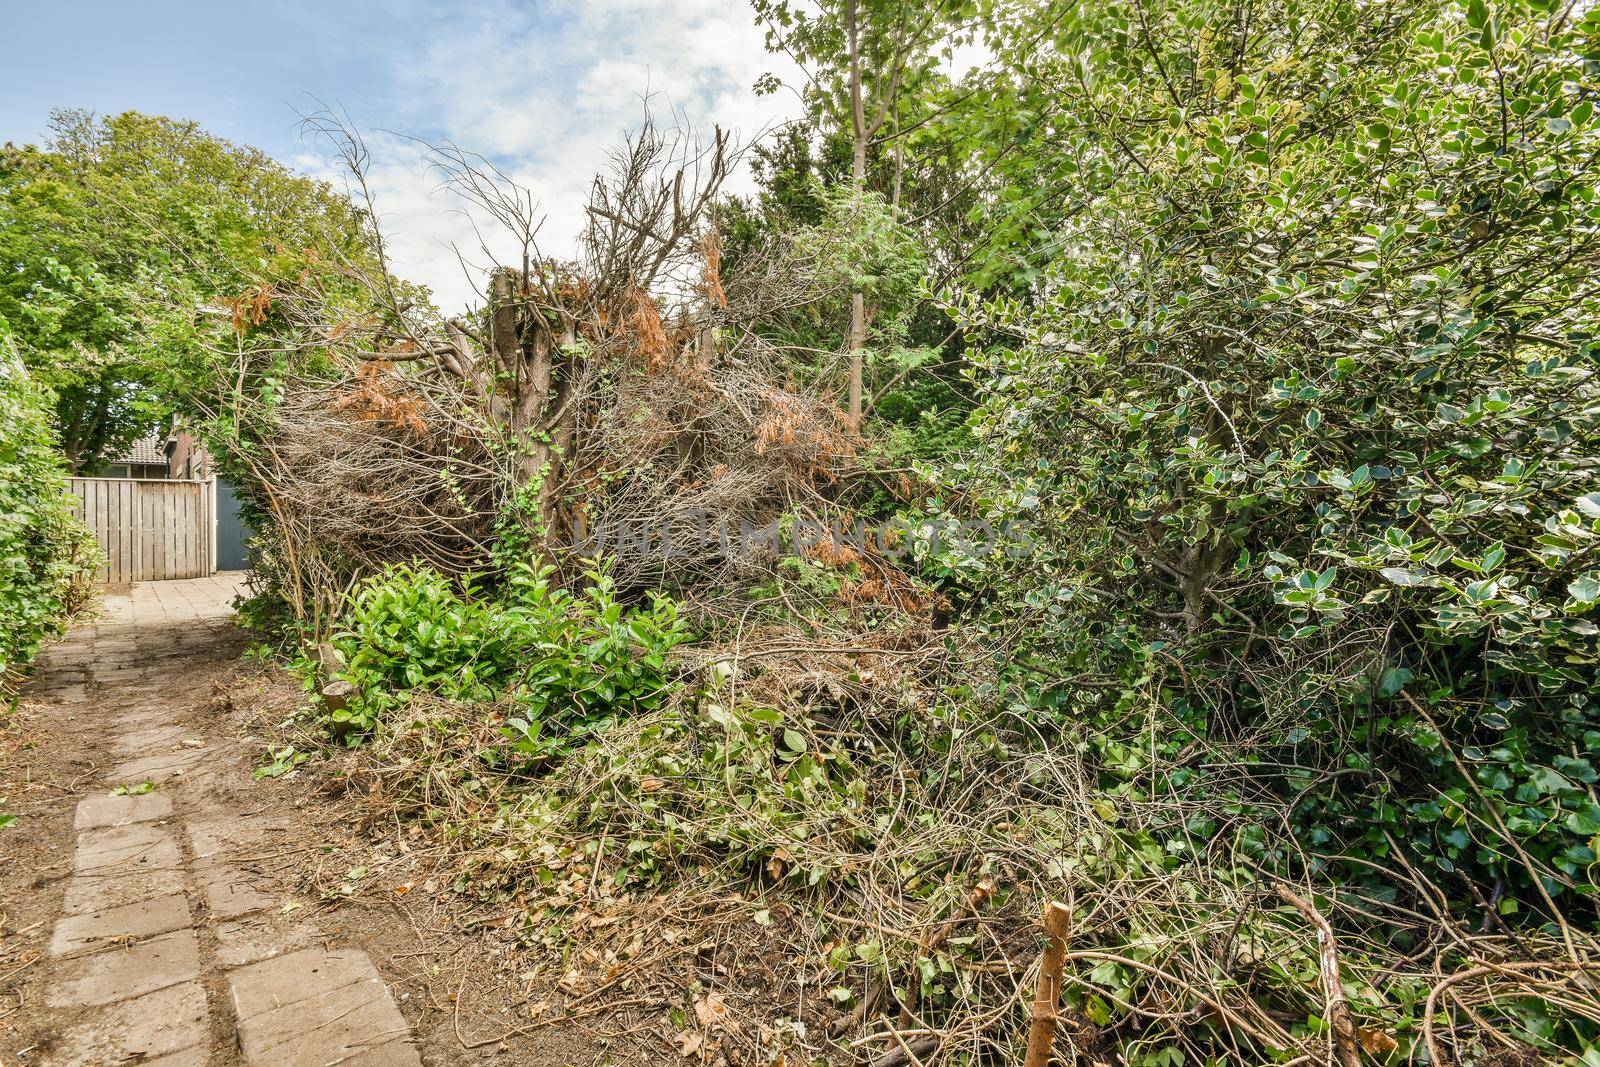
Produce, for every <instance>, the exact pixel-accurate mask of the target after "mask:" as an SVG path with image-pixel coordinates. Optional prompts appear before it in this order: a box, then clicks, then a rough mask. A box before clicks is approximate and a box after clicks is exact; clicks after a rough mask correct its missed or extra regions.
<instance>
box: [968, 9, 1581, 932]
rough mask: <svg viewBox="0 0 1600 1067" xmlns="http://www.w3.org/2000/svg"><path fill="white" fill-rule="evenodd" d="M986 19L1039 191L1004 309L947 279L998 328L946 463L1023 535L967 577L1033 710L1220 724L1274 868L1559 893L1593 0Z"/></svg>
mask: <svg viewBox="0 0 1600 1067" xmlns="http://www.w3.org/2000/svg"><path fill="white" fill-rule="evenodd" d="M1023 21H1024V22H1025V24H1026V26H1027V30H1026V31H1024V30H1021V29H1019V30H1018V34H1019V36H1020V35H1021V34H1023V33H1024V32H1028V33H1035V32H1036V28H1037V27H1038V26H1039V25H1043V24H1048V25H1050V26H1051V27H1052V30H1051V32H1050V33H1049V34H1048V36H1047V37H1046V38H1045V39H1043V40H1042V41H1039V40H1033V39H1030V41H1029V42H1028V43H1027V48H1026V52H1027V55H1028V57H1029V59H1028V67H1027V70H1026V71H1025V72H1024V73H1022V74H1019V75H1018V77H1019V78H1025V79H1026V80H1027V81H1028V82H1029V83H1031V90H1030V91H1037V92H1039V93H1043V92H1045V91H1050V92H1056V93H1060V94H1062V95H1063V96H1064V97H1065V98H1066V100H1067V102H1068V105H1069V106H1067V107H1065V108H1061V109H1057V113H1058V114H1060V115H1062V116H1067V117H1068V118H1069V119H1070V121H1067V120H1066V119H1063V122H1062V123H1061V124H1059V125H1058V126H1057V127H1055V131H1054V134H1053V136H1052V137H1051V138H1049V139H1048V141H1047V142H1039V141H1035V142H1034V143H1033V146H1032V148H1031V149H1030V154H1031V155H1033V156H1034V157H1036V158H1035V162H1034V163H1032V164H1030V166H1031V167H1032V168H1033V170H1034V172H1037V173H1047V174H1051V175H1055V176H1057V179H1056V180H1059V181H1061V182H1063V183H1065V184H1067V185H1069V186H1070V187H1071V188H1072V189H1073V190H1074V195H1075V197H1076V200H1077V202H1076V204H1075V205H1074V208H1073V210H1072V211H1071V212H1070V213H1068V214H1067V215H1066V216H1064V217H1062V218H1061V219H1060V221H1059V223H1058V228H1057V229H1056V230H1055V231H1054V232H1053V233H1051V234H1050V235H1049V241H1048V242H1047V252H1048V255H1047V256H1046V257H1045V259H1044V261H1043V262H1042V264H1041V269H1040V271H1039V272H1038V274H1037V281H1035V282H1034V283H1033V284H1032V286H1031V287H1030V288H1029V290H1028V291H1027V293H1026V294H1025V297H1019V298H1011V299H1004V300H987V301H985V300H982V299H979V298H977V297H973V298H970V299H969V302H968V303H967V305H966V309H967V319H968V322H969V324H970V325H971V326H972V327H973V328H983V329H989V330H992V331H994V332H995V333H996V334H998V335H1001V336H1006V337H1009V338H1011V342H1010V343H1009V344H1007V345H1003V346H997V347H996V348H994V349H993V350H991V351H990V352H989V353H988V355H987V357H986V362H984V363H983V364H982V365H981V366H980V367H979V368H977V370H976V372H975V374H976V378H977V380H978V381H979V382H980V383H981V384H982V387H983V388H984V390H985V396H986V402H985V404H984V407H983V410H982V413H981V415H980V417H979V423H980V425H979V432H980V433H981V435H982V437H983V439H984V442H985V446H986V447H985V450H984V453H983V455H982V456H981V457H979V458H978V459H977V460H976V461H975V462H973V463H972V464H970V465H968V466H967V467H966V468H965V470H966V473H967V474H970V475H976V476H978V477H979V478H980V479H981V484H986V485H987V486H988V487H989V496H988V498H987V499H988V500H989V502H990V504H991V506H992V507H993V508H995V509H996V512H997V513H998V514H1003V515H1020V516H1026V517H1031V518H1032V519H1034V520H1035V521H1036V522H1037V523H1038V529H1039V531H1041V538H1040V541H1039V546H1040V548H1041V552H1040V553H1039V554H1038V555H1037V556H1035V557H1033V558H1032V559H1031V560H1030V562H1029V565H1028V570H1027V571H1025V572H1023V571H1017V570H1012V569H1009V567H1008V565H1007V564H1005V563H1000V564H997V566H998V567H999V573H1005V574H1008V575H1009V576H1008V577H1007V578H1005V579H1004V580H1003V581H1002V582H1001V583H1000V584H1001V586H1002V587H1004V588H1005V589H1007V590H1010V591H1014V592H1015V593H1016V595H1017V597H1018V598H1019V599H1025V601H1026V603H1025V605H1024V606H1023V607H1022V608H1021V610H1022V611H1024V612H1025V616H1024V617H1026V618H1028V619H1030V620H1031V621H1032V622H1033V623H1034V625H1033V626H1032V627H1031V628H1029V630H1028V633H1029V634H1030V635H1031V636H1032V637H1033V638H1034V639H1035V643H1034V645H1033V648H1034V651H1035V652H1036V653H1037V658H1035V659H1034V660H1033V661H1032V662H1033V666H1034V668H1035V669H1036V673H1035V674H1034V675H1033V676H1032V677H1033V679H1034V680H1035V681H1036V682H1041V683H1044V684H1045V685H1046V686H1047V687H1048V692H1047V694H1046V697H1045V698H1044V701H1045V702H1047V703H1048V702H1056V703H1059V704H1061V705H1065V706H1072V707H1075V708H1076V709H1077V712H1078V714H1087V715H1088V716H1089V717H1090V718H1089V721H1090V722H1092V723H1093V724H1095V725H1094V729H1095V730H1096V731H1097V736H1098V737H1100V738H1101V739H1102V740H1101V743H1102V744H1104V745H1107V746H1110V747H1106V748H1103V749H1102V755H1106V754H1107V753H1110V752H1111V751H1112V750H1113V749H1115V748H1116V746H1117V745H1121V744H1123V743H1125V742H1127V741H1128V740H1129V737H1128V733H1129V732H1132V733H1133V734H1135V735H1137V734H1139V732H1140V731H1146V732H1147V736H1144V740H1143V741H1140V742H1137V743H1136V747H1135V749H1134V750H1135V751H1137V744H1148V745H1152V746H1158V747H1159V748H1160V749H1161V750H1162V751H1165V752H1166V753H1167V755H1168V757H1169V758H1172V759H1179V758H1181V757H1184V756H1188V755H1193V754H1195V753H1211V752H1214V749H1213V747H1212V746H1216V745H1222V744H1226V745H1230V746H1244V751H1246V752H1247V753H1248V758H1249V759H1250V760H1251V761H1253V762H1256V763H1257V764H1258V766H1260V767H1261V769H1259V770H1258V772H1257V780H1256V786H1257V787H1261V788H1267V789H1269V790H1276V791H1274V792H1272V796H1273V797H1274V798H1275V799H1274V803H1275V804H1277V805H1282V804H1284V803H1285V802H1287V803H1289V804H1290V805H1291V807H1292V817H1293V819H1294V820H1295V824H1296V825H1297V826H1298V827H1299V828H1300V833H1301V834H1302V835H1303V843H1304V844H1305V845H1306V846H1307V848H1306V852H1305V854H1304V855H1303V856H1302V857H1301V858H1300V861H1301V862H1304V863H1309V864H1312V865H1322V864H1327V863H1332V862H1335V860H1334V859H1333V857H1335V856H1337V855H1338V854H1339V853H1341V852H1343V851H1345V850H1352V851H1356V852H1360V853H1362V854H1364V855H1366V856H1368V857H1371V858H1374V859H1378V860H1379V861H1380V862H1399V860H1389V859H1385V857H1396V856H1398V857H1399V858H1400V860H1403V861H1404V862H1408V863H1414V862H1419V858H1420V862H1422V863H1424V864H1426V865H1429V866H1431V867H1432V869H1433V871H1434V872H1435V874H1436V875H1438V876H1441V877H1443V878H1445V879H1447V880H1449V881H1450V884H1452V885H1453V886H1454V887H1455V888H1456V890H1457V891H1458V892H1459V893H1460V895H1461V896H1462V898H1463V899H1467V900H1472V901H1476V902H1477V904H1476V905H1475V906H1481V907H1484V908H1489V909H1490V910H1491V911H1492V912H1494V915H1491V917H1490V919H1489V920H1486V921H1492V920H1493V919H1495V918H1497V917H1498V915H1499V914H1501V913H1509V912H1511V911H1513V910H1515V909H1516V908H1518V907H1531V908H1534V909H1537V910H1539V911H1541V912H1543V913H1544V914H1546V915H1553V914H1554V909H1555V905H1554V903H1553V898H1555V897H1559V896H1563V895H1567V896H1571V895H1581V896H1592V895H1593V894H1594V893H1595V891H1596V886H1597V882H1596V878H1595V873H1594V872H1595V871H1596V869H1597V868H1596V846H1597V844H1600V840H1597V837H1596V835H1597V834H1600V807H1597V806H1596V805H1595V803H1594V799H1593V794H1592V788H1591V787H1592V783H1594V782H1595V781H1596V780H1597V779H1600V690H1597V685H1596V677H1597V675H1596V667H1597V662H1600V655H1597V644H1596V637H1597V634H1600V630H1597V629H1596V625H1595V620H1594V609H1595V607H1596V604H1597V603H1600V557H1597V555H1596V552H1597V546H1600V494H1597V493H1596V487H1597V485H1600V480H1597V474H1600V383H1597V381H1596V359H1597V356H1600V348H1597V343H1596V340H1595V328H1596V324H1597V322H1600V289H1597V288H1596V286H1595V284H1594V264H1595V263H1596V262H1600V121H1597V119H1596V116H1595V107H1596V104H1595V97H1596V95H1597V93H1600V84H1597V82H1596V70H1597V69H1600V45H1597V33H1600V15H1596V14H1594V13H1589V14H1587V15H1585V16H1583V17H1582V18H1576V17H1575V15H1574V13H1573V10H1572V8H1571V7H1570V6H1550V5H1546V4H1541V3H1537V2H1526V0H1519V2H1511V3H1503V4H1497V5H1493V7H1492V8H1491V7H1490V6H1488V5H1485V4H1483V3H1482V2H1481V0H1470V2H1467V3H1456V2H1450V0H1444V2H1436V0H1408V2H1406V3H1402V4H1395V5H1388V6H1386V7H1384V8H1383V9H1382V11H1381V17H1375V12H1374V11H1373V9H1369V8H1366V7H1360V6H1350V5H1346V4H1343V3H1339V2H1330V0H1275V2H1273V3H1270V4H1268V5H1266V6H1264V7H1263V6H1259V5H1257V6H1254V7H1251V8H1249V9H1248V10H1245V9H1240V8H1237V7H1235V6H1233V5H1216V4H1212V3H1209V2H1207V0H1170V2H1164V3H1156V4H1151V3H1147V2H1137V3H1132V4H1122V3H1110V4H1095V5H1045V6H1043V7H1041V8H1038V9H1037V10H1036V11H1035V13H1034V14H1032V15H1030V16H1029V18H1028V19H1027V20H1023ZM1016 49H1017V52H1016V53H1015V54H1021V52H1022V51H1023V50H1024V48H1023V45H1022V44H1020V43H1019V44H1017V45H1016ZM1041 575H1043V577H1042V578H1041ZM1152 702H1153V704H1154V706H1155V707H1157V708H1158V709H1159V712H1158V713H1151V714H1153V715H1155V716H1156V717H1155V718H1146V715H1147V709H1148V708H1149V707H1150V706H1151V704H1152ZM1110 739H1117V740H1115V741H1113V740H1110ZM1119 751H1120V749H1119ZM1151 751H1152V752H1153V751H1155V749H1154V748H1152V749H1151ZM1106 758H1107V763H1106V767H1107V774H1108V776H1109V777H1110V778H1111V779H1112V780H1113V781H1114V780H1116V778H1117V775H1118V774H1120V773H1123V772H1121V771H1119V770H1117V769H1116V761H1115V760H1114V759H1112V758H1111V757H1110V756H1109V755H1106ZM1196 758H1203V757H1196ZM1134 763H1135V764H1139V765H1141V766H1142V764H1140V762H1139V761H1134ZM1129 766H1130V767H1132V766H1133V764H1130V765H1129ZM1208 766H1209V767H1215V766H1216V761H1214V760H1212V761H1210V762H1209V763H1208ZM1266 767H1276V768H1287V769H1286V770H1281V771H1275V772H1269V771H1267V770H1266V769H1265V768H1266ZM1127 773H1129V774H1135V775H1136V774H1141V773H1144V772H1142V771H1139V770H1129V771H1128V772H1127ZM1275 778H1276V785H1274V779H1275ZM1151 784H1152V785H1155V784H1156V783H1151ZM1129 787H1130V788H1132V785H1131V784H1129ZM1165 788H1169V789H1180V788H1181V789H1194V788H1200V789H1203V790H1205V789H1209V790H1214V793H1213V794H1212V795H1217V796H1224V795H1225V796H1233V797H1236V798H1237V797H1238V796H1239V792H1238V789H1237V788H1236V787H1234V786H1230V785H1229V784H1228V783H1226V782H1224V781H1223V780H1222V779H1220V778H1218V777H1215V776H1214V775H1212V774H1211V773H1210V772H1209V771H1208V770H1206V769H1196V768H1192V767H1191V768H1188V769H1186V770H1184V771H1183V772H1182V773H1177V774H1175V775H1174V776H1173V777H1172V778H1170V779H1169V780H1168V781H1167V782H1166V783H1165ZM1181 830H1182V828H1181V827H1178V828H1175V831H1177V832H1179V833H1180V835H1181ZM1247 837H1248V841H1247V844H1248V843H1249V841H1253V842H1255V847H1257V848H1258V849H1260V848H1262V847H1264V846H1262V845H1261V838H1260V836H1259V835H1254V836H1249V835H1247ZM1256 858H1257V859H1259V860H1262V861H1264V862H1265V861H1269V860H1270V861H1271V862H1273V863H1281V862H1287V861H1288V857H1287V856H1284V855H1281V854H1280V855H1276V856H1266V855H1259V854H1258V856H1257V857H1256ZM1357 871H1358V873H1362V872H1364V869H1362V868H1358V869H1357ZM1489 902H1494V903H1493V904H1492V905H1491V903H1489Z"/></svg>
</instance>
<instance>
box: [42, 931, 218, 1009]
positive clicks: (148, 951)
mask: <svg viewBox="0 0 1600 1067" xmlns="http://www.w3.org/2000/svg"><path fill="white" fill-rule="evenodd" d="M198 977H200V947H199V944H198V942H197V941H196V940H195V936H194V931H193V930H175V931H173V932H172V933H169V934H160V935H158V936H156V937H152V938H150V939H149V940H148V941H141V942H139V943H137V944H134V945H129V946H127V947H126V948H114V949H107V950H105V951H104V952H96V953H94V954H92V955H88V956H75V957H73V958H72V959H69V960H64V961H63V962H62V963H61V964H60V966H59V967H58V970H57V978H56V980H55V981H54V982H53V983H52V984H51V986H50V988H49V990H48V991H47V992H46V993H45V1003H46V1004H48V1005H49V1006H50V1007H53V1008H62V1007H75V1006H79V1005H95V1004H110V1003H113V1002H114V1001H118V1000H126V999H128V998H129V997H136V996H139V995H140V994H141V993H150V992H153V991H155V990H157V989H165V988H166V987H167V986H170V985H177V984H178V983H180V982H191V981H194V980H195V979H196V978H198Z"/></svg>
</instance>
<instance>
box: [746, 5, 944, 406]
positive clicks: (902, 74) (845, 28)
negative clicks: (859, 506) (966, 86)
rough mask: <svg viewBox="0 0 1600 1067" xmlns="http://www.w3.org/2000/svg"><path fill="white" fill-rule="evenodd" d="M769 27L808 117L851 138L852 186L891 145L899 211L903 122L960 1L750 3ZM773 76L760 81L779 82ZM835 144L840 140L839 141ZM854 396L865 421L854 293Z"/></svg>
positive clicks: (892, 186) (933, 69)
mask: <svg viewBox="0 0 1600 1067" xmlns="http://www.w3.org/2000/svg"><path fill="white" fill-rule="evenodd" d="M754 6H755V9H756V16H757V19H758V20H759V21H761V22H762V23H764V24H765V26H766V28H767V47H768V48H769V49H770V50H772V51H775V52H782V53H784V54H785V55H787V56H789V57H790V58H791V59H793V60H794V61H795V63H796V64H797V65H798V66H799V67H800V68H801V69H802V70H803V71H804V72H805V77H806V85H805V86H804V87H803V91H802V97H803V99H804V100H805V101H806V103H807V105H808V108H809V110H810V112H811V121H812V124H813V125H814V126H815V128H817V129H818V130H820V131H823V133H824V136H827V135H829V134H832V135H834V136H836V137H837V138H838V139H839V141H843V142H844V143H847V144H848V145H849V152H850V155H849V159H850V171H849V182H850V184H849V189H850V192H851V193H852V195H853V196H855V197H857V198H859V197H861V196H862V195H864V194H865V193H866V192H867V189H868V177H869V163H870V161H871V160H872V157H874V156H875V155H879V154H880V153H881V152H882V150H883V149H884V148H885V147H887V148H888V149H889V152H888V155H889V158H890V159H891V160H892V166H891V168H890V170H889V180H888V188H887V189H885V190H883V193H884V195H885V197H886V199H887V200H888V202H889V203H890V205H891V206H892V207H893V208H894V209H895V210H896V212H898V208H899V205H900V198H901V193H902V176H903V173H904V141H903V139H902V137H901V129H902V125H903V124H908V123H909V121H911V119H910V116H912V115H914V114H915V108H916V101H917V99H918V96H919V93H920V92H921V91H922V90H923V88H924V87H925V86H927V85H929V84H933V83H936V82H938V81H939V80H940V77H941V76H940V74H939V70H938V60H939V58H940V56H941V55H948V54H949V50H950V48H951V47H952V45H953V43H954V41H955V40H956V36H955V34H954V32H953V30H954V26H955V20H956V19H957V17H958V16H959V15H960V14H961V13H962V11H963V10H964V5H961V4H951V3H936V4H912V3H907V2H906V0H822V2H819V3H816V4H810V3H793V2H790V0H754ZM776 87H777V86H776V82H775V81H774V80H772V79H770V78H769V79H767V80H766V81H765V82H764V83H763V85H762V86H761V88H763V89H766V90H772V89H775V88H776ZM836 143H837V142H836ZM846 347H847V351H848V352H849V375H848V385H847V389H848V401H847V408H848V411H849V414H850V417H851V419H852V420H853V421H854V422H855V423H856V424H857V425H860V423H861V419H862V416H863V414H864V402H865V394H864V389H865V384H864V374H865V360H866V349H867V294H866V293H865V292H864V291H862V290H859V289H858V290H856V291H854V292H852V293H851V294H850V326H849V334H848V338H847V345H846Z"/></svg>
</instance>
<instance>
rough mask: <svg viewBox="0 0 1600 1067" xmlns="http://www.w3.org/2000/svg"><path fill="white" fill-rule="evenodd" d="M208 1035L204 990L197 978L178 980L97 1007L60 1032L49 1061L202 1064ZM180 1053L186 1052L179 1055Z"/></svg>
mask: <svg viewBox="0 0 1600 1067" xmlns="http://www.w3.org/2000/svg"><path fill="white" fill-rule="evenodd" d="M210 1036H211V1035H210V1032H209V1026H208V1023H207V1019H206V991H205V989H204V988H203V987H202V986H201V985H200V983H198V982H183V983H180V984H178V985H174V986H168V987H167V988H166V989H160V990H157V991H155V992H154V993H146V994H144V995H143V996H139V997H133V998H131V999H129V1000H124V1001H122V1002H120V1003H118V1004H111V1005H107V1006H106V1007H103V1008H100V1009H99V1010H97V1011H96V1012H95V1013H94V1015H93V1016H92V1017H91V1018H90V1019H89V1020H88V1021H87V1022H83V1023H80V1024H78V1025H76V1026H74V1027H72V1028H71V1029H69V1030H67V1031H66V1032H65V1033H64V1034H62V1035H61V1037H60V1039H59V1040H58V1041H57V1043H56V1046H55V1055H56V1057H57V1058H53V1059H52V1060H51V1061H50V1062H51V1063H53V1064H60V1065H62V1067H66V1065H68V1064H72V1065H76V1064H84V1065H86V1067H87V1065H90V1064H95V1065H98V1064H110V1063H119V1064H120V1063H127V1062H133V1063H140V1064H144V1065H146V1067H154V1065H155V1064H166V1065H167V1067H179V1065H180V1064H184V1065H187V1064H204V1063H205V1062H206V1049H205V1046H206V1045H207V1044H208V1043H209V1041H210ZM185 1053H187V1058H182V1057H183V1055H184V1054H185ZM174 1054H177V1055H174ZM196 1055H198V1058H195V1057H196ZM152 1057H160V1058H159V1059H152Z"/></svg>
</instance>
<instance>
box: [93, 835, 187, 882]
mask: <svg viewBox="0 0 1600 1067" xmlns="http://www.w3.org/2000/svg"><path fill="white" fill-rule="evenodd" d="M73 862H74V866H75V867H76V868H77V870H78V873H79V874H88V875H95V874H113V873H121V872H124V871H137V870H141V869H142V870H153V869H157V868H171V869H173V870H181V869H182V867H183V857H182V856H181V855H179V853H178V841H177V839H176V838H175V837H173V836H172V834H171V833H169V832H168V831H167V830H165V829H163V828H162V827H160V826H158V825H157V824H155V823H151V822H136V823H129V824H128V825H127V826H107V827H103V828H100V829H95V830H84V831H83V832H81V833H79V834H78V849H77V852H76V854H75V856H74V861H73Z"/></svg>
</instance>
